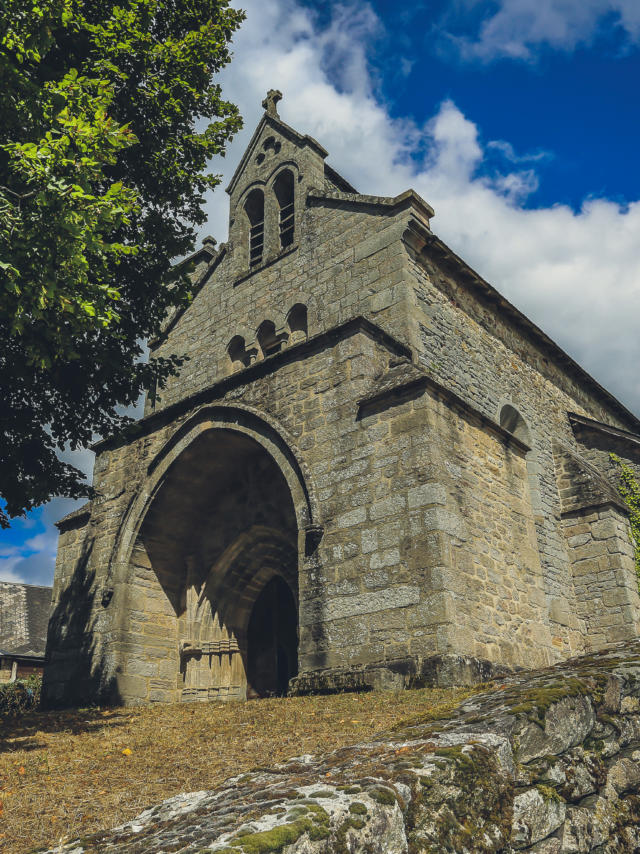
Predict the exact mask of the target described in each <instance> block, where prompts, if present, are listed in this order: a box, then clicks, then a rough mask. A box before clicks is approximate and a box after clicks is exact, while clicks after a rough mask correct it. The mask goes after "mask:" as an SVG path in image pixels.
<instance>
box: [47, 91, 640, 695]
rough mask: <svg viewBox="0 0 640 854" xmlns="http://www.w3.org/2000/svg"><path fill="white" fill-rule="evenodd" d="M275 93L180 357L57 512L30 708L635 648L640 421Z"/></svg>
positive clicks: (173, 322) (439, 672)
mask: <svg viewBox="0 0 640 854" xmlns="http://www.w3.org/2000/svg"><path fill="white" fill-rule="evenodd" d="M278 96H279V93H276V92H270V93H269V96H268V98H267V99H266V101H265V103H264V106H265V113H264V115H263V117H262V119H261V121H260V123H259V125H258V127H257V129H256V131H255V133H254V136H253V138H252V140H251V143H250V145H249V147H248V148H247V150H246V152H245V154H244V156H243V158H242V160H241V162H240V164H239V166H238V168H237V170H236V172H235V175H234V176H233V178H232V180H231V183H230V185H229V187H228V193H229V196H230V219H229V223H230V225H229V239H228V242H227V243H226V244H224V245H222V246H220V247H219V248H218V247H216V244H215V241H213V240H211V239H207V240H205V241H204V243H203V246H202V248H201V249H200V250H199V251H198V252H196V253H195V254H194V256H192V258H191V259H190V262H191V263H192V264H193V267H194V273H193V276H194V288H195V297H194V299H193V301H192V303H191V304H190V305H189V307H188V308H187V309H186V310H185V311H183V312H181V313H176V314H175V315H174V316H173V317H171V318H169V319H168V321H167V324H166V329H165V330H164V333H163V335H162V337H161V338H160V339H158V340H157V341H154V342H152V343H151V358H153V357H154V356H155V355H169V354H177V355H180V356H186V357H187V360H186V361H185V362H184V364H183V366H182V368H181V369H180V373H179V375H178V376H176V377H174V378H172V379H171V380H170V381H169V383H168V385H167V387H166V388H165V389H163V390H162V391H161V393H159V394H157V395H155V396H153V395H150V396H149V398H148V400H147V402H146V406H145V414H144V417H143V418H142V419H141V420H140V421H139V422H137V423H136V424H135V425H134V426H133V428H132V429H131V430H130V431H129V433H128V434H127V435H126V436H121V437H118V438H112V439H105V440H103V441H101V442H100V443H99V444H98V445H97V446H96V448H95V450H96V453H97V456H96V461H95V471H94V486H95V488H96V490H97V497H96V498H95V499H94V500H93V501H92V502H91V503H90V504H88V505H86V506H85V507H83V508H81V509H80V510H78V511H75V512H74V513H72V514H70V515H69V516H68V517H66V518H65V519H63V520H61V522H59V523H58V527H59V530H60V542H59V550H58V559H57V564H56V574H55V582H54V592H53V605H52V609H53V610H52V617H51V621H50V626H49V637H48V647H47V664H46V669H45V682H44V687H43V693H44V701H45V703H47V704H48V705H50V706H55V705H64V704H73V703H80V702H82V703H86V702H87V701H100V702H114V703H116V702H123V703H127V704H136V703H147V702H152V701H162V702H174V701H179V700H212V699H213V700H216V699H217V700H227V699H245V698H247V697H254V696H265V695H270V694H281V693H284V692H286V691H287V690H288V691H291V692H298V693H304V692H311V691H335V690H354V689H355V690H357V689H367V688H371V687H383V688H384V687H386V688H400V687H405V686H411V685H423V684H441V685H444V684H453V683H469V682H473V681H476V680H478V679H482V678H486V677H487V676H489V675H491V674H492V673H497V672H502V671H506V670H513V669H517V668H528V667H535V666H541V665H545V664H547V663H552V662H555V661H558V660H561V659H565V658H568V657H571V656H573V655H578V654H581V653H583V652H586V651H589V650H597V649H599V648H602V647H603V646H605V645H607V644H608V643H611V642H614V641H618V640H624V639H628V638H631V637H635V636H636V635H637V634H638V630H639V628H640V600H639V597H638V585H637V578H636V573H635V566H634V558H633V549H632V545H631V542H630V538H629V520H628V512H627V509H626V507H625V505H624V503H623V502H622V500H621V499H620V496H619V494H618V492H617V489H616V488H615V466H614V464H613V463H612V461H611V458H610V454H611V452H615V453H616V454H618V456H619V457H621V458H622V459H623V460H625V461H627V462H629V463H630V464H631V465H633V466H638V465H639V464H640V422H639V421H638V419H637V418H636V417H635V416H634V415H633V414H632V413H630V412H629V411H628V410H626V409H625V408H624V407H623V406H622V404H620V403H619V402H618V401H617V400H616V399H615V398H614V397H613V396H612V395H610V394H609V393H608V392H607V391H605V390H604V389H603V388H602V387H601V386H600V385H598V383H597V382H596V381H595V380H593V379H592V378H591V377H590V376H589V375H588V374H587V373H586V372H585V371H583V370H582V369H581V368H580V367H579V366H578V365H577V364H576V363H575V362H574V361H572V360H571V359H570V358H569V357H568V356H567V355H566V354H565V353H564V352H563V351H562V350H561V349H560V348H559V347H558V346H557V345H556V344H554V343H553V342H552V341H551V340H550V339H549V338H548V337H547V336H546V335H545V334H544V333H543V332H542V331H541V330H540V329H538V328H537V327H536V326H535V325H534V324H533V323H531V322H530V321H529V320H528V319H527V318H526V317H524V315H522V314H521V313H520V312H519V311H518V310H517V309H516V308H514V307H513V306H512V305H511V304H510V303H509V302H507V300H505V299H504V298H503V297H502V296H501V295H500V294H499V293H498V292H497V291H496V290H495V289H494V288H493V287H492V286H491V285H489V284H488V283H487V282H486V281H484V280H483V279H482V278H481V277H480V276H479V275H478V274H477V273H475V272H474V271H473V270H472V269H471V268H470V267H469V266H468V265H467V264H465V262H464V261H463V260H462V259H460V258H459V257H458V256H456V255H455V253H454V252H452V251H451V250H450V249H449V248H448V247H447V246H446V245H445V244H444V243H443V242H442V241H441V240H440V239H439V238H438V237H437V236H436V235H435V234H434V232H433V231H432V230H431V226H430V220H431V218H432V216H433V213H434V212H433V210H432V208H431V207H430V206H429V204H428V203H426V202H425V201H424V200H423V199H422V198H420V197H419V196H418V195H417V194H416V193H415V192H413V191H412V190H409V191H407V192H404V193H401V194H400V195H398V196H396V197H394V198H387V197H377V196H368V195H362V194H360V193H358V192H356V190H355V189H354V188H353V187H352V186H351V185H350V184H349V183H348V182H347V181H346V180H345V179H344V178H342V177H341V176H340V175H339V174H338V173H337V172H335V171H334V170H333V169H332V168H331V167H330V166H329V165H328V164H327V163H326V157H327V152H326V151H325V150H324V149H323V148H322V146H321V145H320V144H319V143H318V142H316V141H315V140H314V139H312V138H311V137H309V136H305V135H302V134H300V133H298V132H297V131H295V130H293V129H292V128H290V127H289V126H287V125H286V124H285V123H284V122H283V121H282V120H281V119H280V117H279V115H278V112H277V106H276V105H277V100H278Z"/></svg>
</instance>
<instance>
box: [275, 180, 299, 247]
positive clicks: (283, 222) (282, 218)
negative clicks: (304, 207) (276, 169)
mask: <svg viewBox="0 0 640 854" xmlns="http://www.w3.org/2000/svg"><path fill="white" fill-rule="evenodd" d="M273 190H274V192H275V195H276V199H277V200H278V208H279V229H278V230H279V236H280V248H281V249H287V247H289V246H292V245H293V238H294V231H295V209H294V180H293V172H292V171H291V170H290V169H283V170H282V172H280V174H279V175H278V177H277V178H276V180H275V181H274V182H273Z"/></svg>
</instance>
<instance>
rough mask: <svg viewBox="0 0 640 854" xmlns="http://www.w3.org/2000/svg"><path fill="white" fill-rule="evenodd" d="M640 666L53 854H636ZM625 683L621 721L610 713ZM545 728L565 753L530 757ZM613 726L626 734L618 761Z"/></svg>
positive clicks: (307, 762)
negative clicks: (605, 737)
mask: <svg viewBox="0 0 640 854" xmlns="http://www.w3.org/2000/svg"><path fill="white" fill-rule="evenodd" d="M639 663H640V641H636V642H633V643H627V644H625V645H616V646H614V647H612V648H611V649H610V650H609V651H607V652H602V653H600V654H599V655H598V656H593V657H591V658H583V659H574V660H573V661H571V662H568V663H566V664H564V665H556V666H555V667H552V668H548V669H546V670H541V671H537V672H534V673H529V674H524V675H521V676H518V677H509V678H506V679H504V680H501V681H500V682H497V683H493V685H492V686H491V688H490V689H489V690H487V691H485V692H484V693H481V694H480V693H478V694H476V695H474V696H471V697H470V698H469V699H467V700H466V701H465V702H463V703H462V704H461V706H460V707H459V708H458V710H457V711H456V712H455V713H454V714H453V715H452V716H451V717H450V718H447V719H444V720H439V721H420V720H415V721H409V722H404V723H403V724H402V725H400V726H399V727H397V728H396V729H395V730H394V731H391V732H389V733H387V734H385V735H383V736H381V737H379V738H377V739H375V740H372V741H369V742H366V743H361V744H356V745H353V746H352V747H349V748H344V749H341V750H338V751H335V752H333V753H328V754H326V755H322V756H309V755H305V756H299V757H295V758H293V759H291V760H290V761H289V762H287V763H286V764H284V765H281V766H277V767H275V768H273V769H270V770H265V769H261V770H260V771H256V772H253V773H249V774H244V775H242V776H240V777H236V778H233V779H230V780H228V781H227V782H226V784H225V785H223V786H222V787H221V788H220V789H217V790H215V791H212V792H194V793H191V794H182V795H178V796H176V797H174V798H171V799H169V800H167V801H165V802H164V803H162V804H159V805H158V806H155V807H152V808H150V809H148V810H146V811H145V812H144V813H142V814H141V815H139V816H138V817H137V818H135V819H133V820H132V821H130V822H128V823H127V824H125V825H122V826H121V827H119V828H116V829H115V830H113V831H110V832H107V831H105V832H103V833H98V834H94V835H93V836H92V837H90V838H89V839H85V840H78V841H71V842H69V843H66V844H63V845H58V846H57V847H55V848H52V849H50V851H49V854H142V852H156V854H160V852H167V854H168V852H183V854H205V852H212V854H213V852H219V854H267V852H271V854H276V852H277V853H278V854H346V852H349V854H409V852H411V854H516V852H528V854H588V852H592V851H593V852H597V854H633V852H636V851H637V850H638V844H639V843H640V770H639V769H640V750H639V749H637V747H635V746H634V745H637V744H640V710H639V708H638V704H637V703H635V702H634V700H637V699H639V698H640V680H639V679H638V665H639ZM612 680H615V681H616V683H617V684H618V685H619V687H620V695H621V703H620V709H619V710H618V711H617V712H608V711H606V705H605V698H606V696H607V691H608V689H609V687H610V685H611V681H612ZM389 701H390V702H393V698H392V696H391V695H390V697H389ZM587 709H588V711H587ZM532 723H533V724H534V725H535V726H537V727H538V728H539V729H540V730H541V732H542V733H545V732H546V733H547V735H546V736H545V737H546V738H547V745H548V746H549V747H550V746H551V744H552V743H553V744H554V745H555V747H554V748H553V749H554V750H555V752H553V753H550V754H547V755H545V756H544V757H537V758H536V757H533V756H531V754H523V753H522V749H521V738H522V737H523V735H525V734H526V733H527V732H528V731H529V728H530V726H531V724H532ZM571 726H573V727H576V729H575V731H574V733H573V735H570V734H569V730H570V728H571ZM604 726H612V727H613V728H614V729H616V730H617V731H619V732H620V733H622V735H621V736H620V741H619V742H618V746H617V752H616V753H615V754H614V755H612V756H609V757H608V756H606V755H604V753H603V742H602V740H601V739H599V738H598V737H597V731H598V729H599V728H602V727H604ZM624 732H626V733H627V735H626V736H625V735H624ZM632 734H633V735H632ZM627 738H631V739H632V740H631V742H630V743H628V745H627V747H622V746H620V745H621V744H622V743H623V742H625V740H626V739H627ZM553 739H555V741H553ZM550 749H551V747H550ZM587 791H588V792H589V794H587V795H586V796H585V793H586V792H587Z"/></svg>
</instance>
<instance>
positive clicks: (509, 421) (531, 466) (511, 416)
mask: <svg viewBox="0 0 640 854" xmlns="http://www.w3.org/2000/svg"><path fill="white" fill-rule="evenodd" d="M500 426H501V427H503V428H504V429H505V430H507V432H509V433H511V435H512V436H515V437H516V439H520V441H521V442H524V444H525V445H528V446H529V448H530V449H531V450H529V451H527V455H526V457H525V460H526V465H527V479H528V481H529V495H530V497H531V506H532V507H533V511H534V513H535V514H536V515H539V514H540V513H541V512H542V498H541V494H540V477H539V474H540V467H539V464H538V458H537V454H536V450H535V448H534V446H533V444H534V443H533V441H532V438H531V431H530V430H529V427H528V426H527V422H526V421H525V420H524V418H523V417H522V415H520V413H519V412H518V410H517V409H516V408H515V406H511V404H510V403H507V404H505V405H504V406H503V407H502V409H501V410H500Z"/></svg>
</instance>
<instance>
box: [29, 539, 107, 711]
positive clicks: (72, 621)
mask: <svg viewBox="0 0 640 854" xmlns="http://www.w3.org/2000/svg"><path fill="white" fill-rule="evenodd" d="M92 549H93V538H92V537H91V538H87V539H86V540H85V542H84V544H83V547H82V552H81V554H80V557H79V558H78V560H77V561H76V565H75V567H74V570H73V576H72V578H71V581H70V582H69V584H68V585H67V586H66V587H65V588H64V590H63V591H62V594H61V596H60V598H59V600H58V601H57V603H56V604H55V606H54V608H53V611H52V613H51V617H50V618H49V630H48V634H47V651H46V656H45V667H44V676H43V683H42V708H44V709H53V708H63V707H77V706H82V705H86V704H87V703H88V702H91V704H92V705H95V704H109V705H118V704H120V703H121V702H122V698H121V697H120V695H119V692H118V689H117V684H116V680H115V677H114V676H107V675H106V674H107V667H106V664H107V662H106V660H105V658H104V656H102V655H97V641H96V633H95V616H94V606H95V597H96V594H97V590H96V586H95V572H94V571H93V570H90V569H89V559H90V557H91V552H92Z"/></svg>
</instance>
